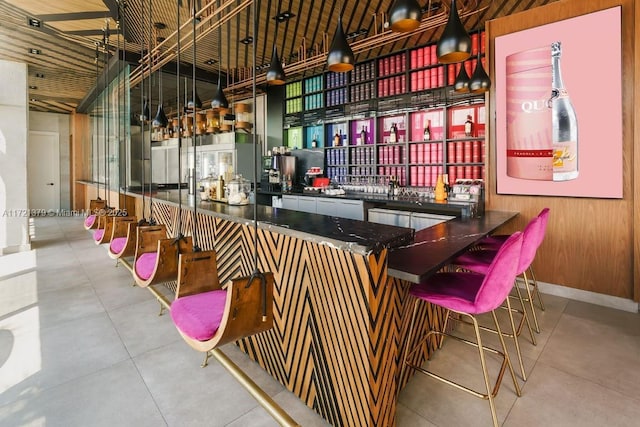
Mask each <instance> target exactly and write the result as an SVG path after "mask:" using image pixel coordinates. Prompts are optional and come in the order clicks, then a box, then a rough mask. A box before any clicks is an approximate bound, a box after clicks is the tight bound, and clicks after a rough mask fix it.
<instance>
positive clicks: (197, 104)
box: [187, 90, 202, 110]
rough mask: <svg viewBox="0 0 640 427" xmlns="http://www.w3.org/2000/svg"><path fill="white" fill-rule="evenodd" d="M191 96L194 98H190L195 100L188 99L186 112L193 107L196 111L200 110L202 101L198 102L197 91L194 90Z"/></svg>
mask: <svg viewBox="0 0 640 427" xmlns="http://www.w3.org/2000/svg"><path fill="white" fill-rule="evenodd" d="M193 94H194V95H195V96H193V97H192V98H195V100H194V99H190V100H188V101H187V109H188V110H193V107H194V106H195V108H196V109H200V108H202V101H200V97H199V96H198V91H197V90H194V91H193Z"/></svg>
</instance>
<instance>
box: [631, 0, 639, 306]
mask: <svg viewBox="0 0 640 427" xmlns="http://www.w3.org/2000/svg"><path fill="white" fill-rule="evenodd" d="M634 6H635V3H634ZM634 12H635V15H634V17H635V21H634V23H640V7H635V11H634ZM633 40H640V25H634V27H633ZM633 47H634V51H633V55H634V57H635V58H640V43H634V44H633ZM633 76H634V79H633V81H632V83H633V86H632V87H633V95H634V100H640V87H639V85H638V84H637V81H636V76H640V60H637V61H634V68H633ZM638 78H640V77H638ZM632 116H633V117H634V118H636V120H634V121H633V135H634V138H633V141H634V144H633V158H634V159H640V142H639V141H637V139H639V138H640V120H637V118H638V117H640V105H638V102H634V104H633V112H632ZM639 183H640V168H636V167H634V168H633V184H634V185H633V195H632V197H633V212H634V213H635V212H640V185H639ZM633 230H634V232H633V254H634V256H633V279H634V280H633V283H634V300H636V301H640V215H638V214H634V216H633Z"/></svg>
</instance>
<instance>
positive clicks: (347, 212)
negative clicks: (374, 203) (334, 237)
mask: <svg viewBox="0 0 640 427" xmlns="http://www.w3.org/2000/svg"><path fill="white" fill-rule="evenodd" d="M363 206H364V205H363V203H362V201H361V200H345V199H330V198H324V197H312V196H293V195H291V194H283V195H282V207H283V208H284V209H291V210H296V211H301V212H308V213H317V214H320V215H327V216H337V217H339V218H349V219H357V220H360V221H363V220H364V208H363Z"/></svg>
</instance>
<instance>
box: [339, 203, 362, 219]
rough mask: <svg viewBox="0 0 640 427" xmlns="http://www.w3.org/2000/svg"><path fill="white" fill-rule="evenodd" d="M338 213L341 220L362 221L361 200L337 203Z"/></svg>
mask: <svg viewBox="0 0 640 427" xmlns="http://www.w3.org/2000/svg"><path fill="white" fill-rule="evenodd" d="M338 205H339V207H340V208H339V212H340V215H339V216H341V217H342V218H349V219H357V220H359V221H364V206H363V203H362V200H341V201H338Z"/></svg>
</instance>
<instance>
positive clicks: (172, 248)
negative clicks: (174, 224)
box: [132, 224, 193, 288]
mask: <svg viewBox="0 0 640 427" xmlns="http://www.w3.org/2000/svg"><path fill="white" fill-rule="evenodd" d="M192 251H193V238H192V237H191V236H186V237H182V238H180V239H173V238H171V239H168V238H167V227H166V225H164V224H159V225H146V226H141V227H138V228H137V231H136V251H135V258H134V261H133V265H132V267H133V268H132V274H133V278H134V280H135V281H136V284H137V285H138V286H140V287H141V288H146V287H148V286H151V285H155V284H158V283H165V282H171V281H174V280H177V278H178V256H179V255H180V254H182V253H185V252H192ZM149 252H157V254H158V256H157V257H156V264H155V267H154V270H153V273H152V274H151V276H150V277H149V278H148V279H144V278H142V277H140V276H138V273H137V272H136V268H135V265H136V261H137V260H138V258H139V257H140V255H142V254H143V253H149Z"/></svg>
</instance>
